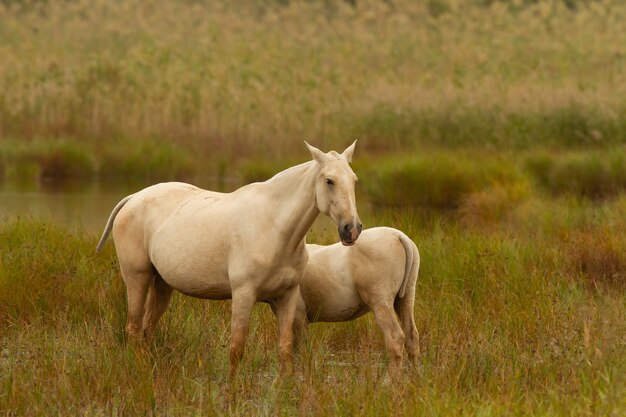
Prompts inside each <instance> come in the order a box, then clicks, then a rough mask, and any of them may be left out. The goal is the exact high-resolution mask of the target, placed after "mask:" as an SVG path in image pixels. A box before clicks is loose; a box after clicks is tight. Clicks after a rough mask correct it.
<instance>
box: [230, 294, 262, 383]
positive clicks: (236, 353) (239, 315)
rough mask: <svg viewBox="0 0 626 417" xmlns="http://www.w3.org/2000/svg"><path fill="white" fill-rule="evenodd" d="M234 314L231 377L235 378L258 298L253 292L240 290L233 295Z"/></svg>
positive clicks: (231, 326) (231, 335)
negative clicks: (251, 314)
mask: <svg viewBox="0 0 626 417" xmlns="http://www.w3.org/2000/svg"><path fill="white" fill-rule="evenodd" d="M232 298H233V303H232V307H231V309H232V313H231V319H230V377H231V379H232V378H233V377H234V376H235V371H236V370H237V365H239V361H240V360H241V357H242V356H243V349H244V346H245V344H246V336H247V335H248V324H249V322H250V313H251V311H252V307H253V305H254V302H255V301H256V297H255V295H254V293H253V292H251V291H246V290H243V289H242V290H239V291H236V292H233V295H232Z"/></svg>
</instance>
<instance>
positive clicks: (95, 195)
mask: <svg viewBox="0 0 626 417" xmlns="http://www.w3.org/2000/svg"><path fill="white" fill-rule="evenodd" d="M154 183H155V182H150V181H93V180H82V181H81V180H71V181H70V180H63V181H59V180H55V181H48V180H42V181H40V182H25V183H21V182H7V181H4V182H0V218H2V219H6V218H9V217H14V216H30V217H32V218H37V219H43V220H46V221H53V222H56V223H59V224H62V225H64V226H67V227H69V228H70V229H72V230H85V231H88V232H94V233H99V232H100V231H102V230H103V228H104V226H105V224H106V221H107V219H108V217H109V214H111V210H113V207H115V205H116V204H117V203H118V202H119V201H120V200H121V199H122V198H124V197H125V196H127V195H129V194H132V193H134V192H137V191H138V190H141V189H142V188H145V187H147V186H149V185H152V184H154ZM192 183H194V184H196V185H198V186H200V187H202V188H208V189H212V190H218V191H230V190H233V189H235V188H237V186H238V184H237V183H236V181H234V180H231V181H228V182H223V181H222V182H217V181H214V180H211V179H200V180H198V181H192Z"/></svg>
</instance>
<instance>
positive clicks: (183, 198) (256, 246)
mask: <svg viewBox="0 0 626 417" xmlns="http://www.w3.org/2000/svg"><path fill="white" fill-rule="evenodd" d="M355 143H356V142H355ZM354 145H355V144H352V146H350V147H349V148H348V149H346V150H345V151H344V153H343V154H338V153H336V152H334V151H333V152H329V153H327V154H325V153H323V152H321V151H319V150H318V149H316V148H314V147H312V146H309V145H308V144H307V146H308V147H309V150H310V152H311V155H312V156H313V159H314V160H313V161H310V162H307V163H304V164H301V165H298V166H296V167H292V168H290V169H287V170H285V171H283V172H281V173H279V174H277V175H275V176H274V177H273V178H271V179H270V180H268V181H266V182H262V183H254V184H249V185H247V186H244V187H242V188H240V189H238V190H236V191H234V192H232V193H228V194H225V193H217V192H212V191H207V190H203V189H200V188H198V187H195V186H193V185H190V184H184V183H164V184H157V185H154V186H151V187H148V188H146V189H144V190H141V191H139V192H138V193H136V194H133V195H131V196H128V197H126V198H125V199H123V200H122V201H120V203H119V204H118V205H117V206H116V207H115V209H114V210H113V212H112V213H111V216H110V218H109V221H108V223H107V226H106V229H105V231H104V233H103V235H102V238H101V240H100V242H99V244H98V247H97V250H98V251H99V250H100V249H101V247H102V245H103V244H104V242H105V240H106V238H107V236H108V234H109V232H110V231H112V232H113V238H114V241H115V249H116V252H117V256H118V259H119V264H120V269H121V272H122V276H123V279H124V283H125V284H126V288H127V298H128V323H127V326H126V330H127V332H128V334H129V336H130V337H131V338H135V339H141V338H144V337H146V336H149V335H150V334H151V333H152V331H153V330H154V327H155V326H156V324H157V321H158V320H159V318H160V317H161V315H162V314H163V312H164V311H165V309H166V308H167V305H168V303H169V300H170V296H171V293H172V290H173V289H176V290H178V291H180V292H181V293H184V294H187V295H190V296H193V297H199V298H208V299H227V298H232V300H233V301H232V317H231V346H230V363H231V373H232V372H233V371H234V370H235V368H236V365H237V363H238V361H239V359H240V358H241V356H242V354H243V348H244V344H245V338H246V334H247V330H248V321H249V316H250V312H251V309H252V306H253V304H254V303H255V302H257V301H266V302H269V303H272V305H274V306H275V308H276V311H277V318H278V322H279V331H280V352H281V363H283V364H285V363H288V362H290V359H291V345H292V338H293V333H292V326H293V320H294V314H295V309H296V302H297V296H298V290H297V288H298V283H299V282H300V278H301V276H302V274H303V272H304V268H305V266H306V263H307V259H308V256H307V251H306V249H305V243H304V238H305V234H306V233H307V231H308V230H309V228H310V227H311V225H312V224H313V222H314V221H315V219H316V218H317V216H318V214H319V213H320V212H321V213H324V214H326V215H328V216H330V217H331V218H332V219H333V220H334V221H335V223H336V224H337V225H338V231H339V235H340V237H341V239H342V241H343V242H344V244H346V245H351V244H354V242H355V241H356V239H357V237H358V235H359V233H360V230H361V224H360V221H359V217H358V214H357V211H356V203H355V197H354V185H355V182H356V176H355V175H354V172H352V169H351V168H350V166H349V165H348V162H349V161H350V159H351V156H352V153H353V151H354Z"/></svg>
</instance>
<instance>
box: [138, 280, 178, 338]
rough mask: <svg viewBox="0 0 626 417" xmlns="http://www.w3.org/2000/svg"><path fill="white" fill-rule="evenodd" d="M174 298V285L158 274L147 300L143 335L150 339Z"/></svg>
mask: <svg viewBox="0 0 626 417" xmlns="http://www.w3.org/2000/svg"><path fill="white" fill-rule="evenodd" d="M171 298H172V287H170V286H169V285H167V283H166V282H165V281H164V280H163V278H161V276H160V275H159V274H156V276H155V278H154V283H153V284H152V285H151V286H150V292H149V293H148V299H147V300H146V306H145V312H144V316H143V335H144V338H145V339H147V340H149V339H150V338H152V335H153V334H154V328H155V327H156V325H157V323H158V322H159V319H160V318H161V316H162V315H163V313H165V310H166V309H167V306H168V305H169V303H170V299H171Z"/></svg>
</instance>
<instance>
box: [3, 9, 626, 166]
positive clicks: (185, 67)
mask: <svg viewBox="0 0 626 417" xmlns="http://www.w3.org/2000/svg"><path fill="white" fill-rule="evenodd" d="M0 20H2V22H3V24H2V26H1V27H0V40H1V42H0V138H2V139H0V141H5V140H10V141H18V142H22V141H28V140H44V141H47V140H50V139H63V140H67V141H70V142H73V143H75V144H76V146H87V147H88V148H89V149H90V150H92V149H93V150H94V152H96V153H99V152H115V149H116V148H118V147H122V149H129V148H133V147H135V146H136V147H137V148H138V149H142V148H143V147H144V146H145V143H146V142H147V143H148V144H149V145H147V146H152V145H153V144H154V146H156V147H158V146H160V144H162V143H163V142H167V143H169V144H171V145H170V146H175V147H181V148H183V151H184V152H186V153H191V154H193V155H195V156H196V160H197V161H200V162H204V164H207V163H208V164H211V166H217V165H219V163H220V161H222V160H225V161H233V160H239V159H242V158H244V159H245V158H253V159H255V158H256V159H260V156H259V155H260V154H263V155H267V154H271V155H274V156H275V157H276V158H287V157H293V155H294V154H298V153H299V152H300V150H301V141H302V140H303V139H308V140H311V141H313V142H314V143H316V144H318V145H320V146H322V147H324V148H329V147H340V146H345V144H346V143H349V142H350V141H351V140H353V139H354V138H359V139H361V140H362V145H361V146H362V147H363V149H366V150H368V151H376V152H399V151H404V152H406V151H414V150H416V149H417V150H421V149H423V148H431V147H444V148H449V147H453V148H457V147H478V148H481V149H482V147H484V146H487V147H491V148H495V149H526V148H530V147H534V146H537V145H542V146H550V147H557V148H560V147H581V146H582V147H585V146H594V147H597V146H606V145H615V144H623V143H625V142H626V125H625V124H624V118H625V114H626V106H625V105H624V101H623V99H622V98H623V97H624V96H625V95H626V75H625V74H626V72H625V71H623V69H624V60H625V59H626V58H625V57H626V49H624V45H626V34H625V32H624V31H623V29H622V26H623V25H622V23H623V21H624V20H626V6H625V5H624V4H623V2H621V1H618V0H603V1H575V0H567V1H563V2H561V1H547V0H545V1H538V2H518V1H511V2H500V1H490V2H482V1H473V0H431V1H430V2H420V3H415V2H410V1H403V0H396V1H393V2H378V1H369V0H363V1H359V2H358V4H357V5H356V6H351V5H350V3H349V2H344V1H339V0H330V1H326V2H301V1H290V2H271V1H269V2H260V1H259V2H256V1H243V2H235V3H230V2H220V1H218V2H209V3H203V2H186V1H173V2H162V1H158V0H151V1H147V2H146V1H138V0H128V1H123V2H109V1H103V0H99V1H87V0H78V1H72V2H67V1H60V0H52V1H46V2H21V1H10V2H3V3H2V5H0ZM181 158H182V159H183V160H184V159H185V156H182V157H181Z"/></svg>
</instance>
